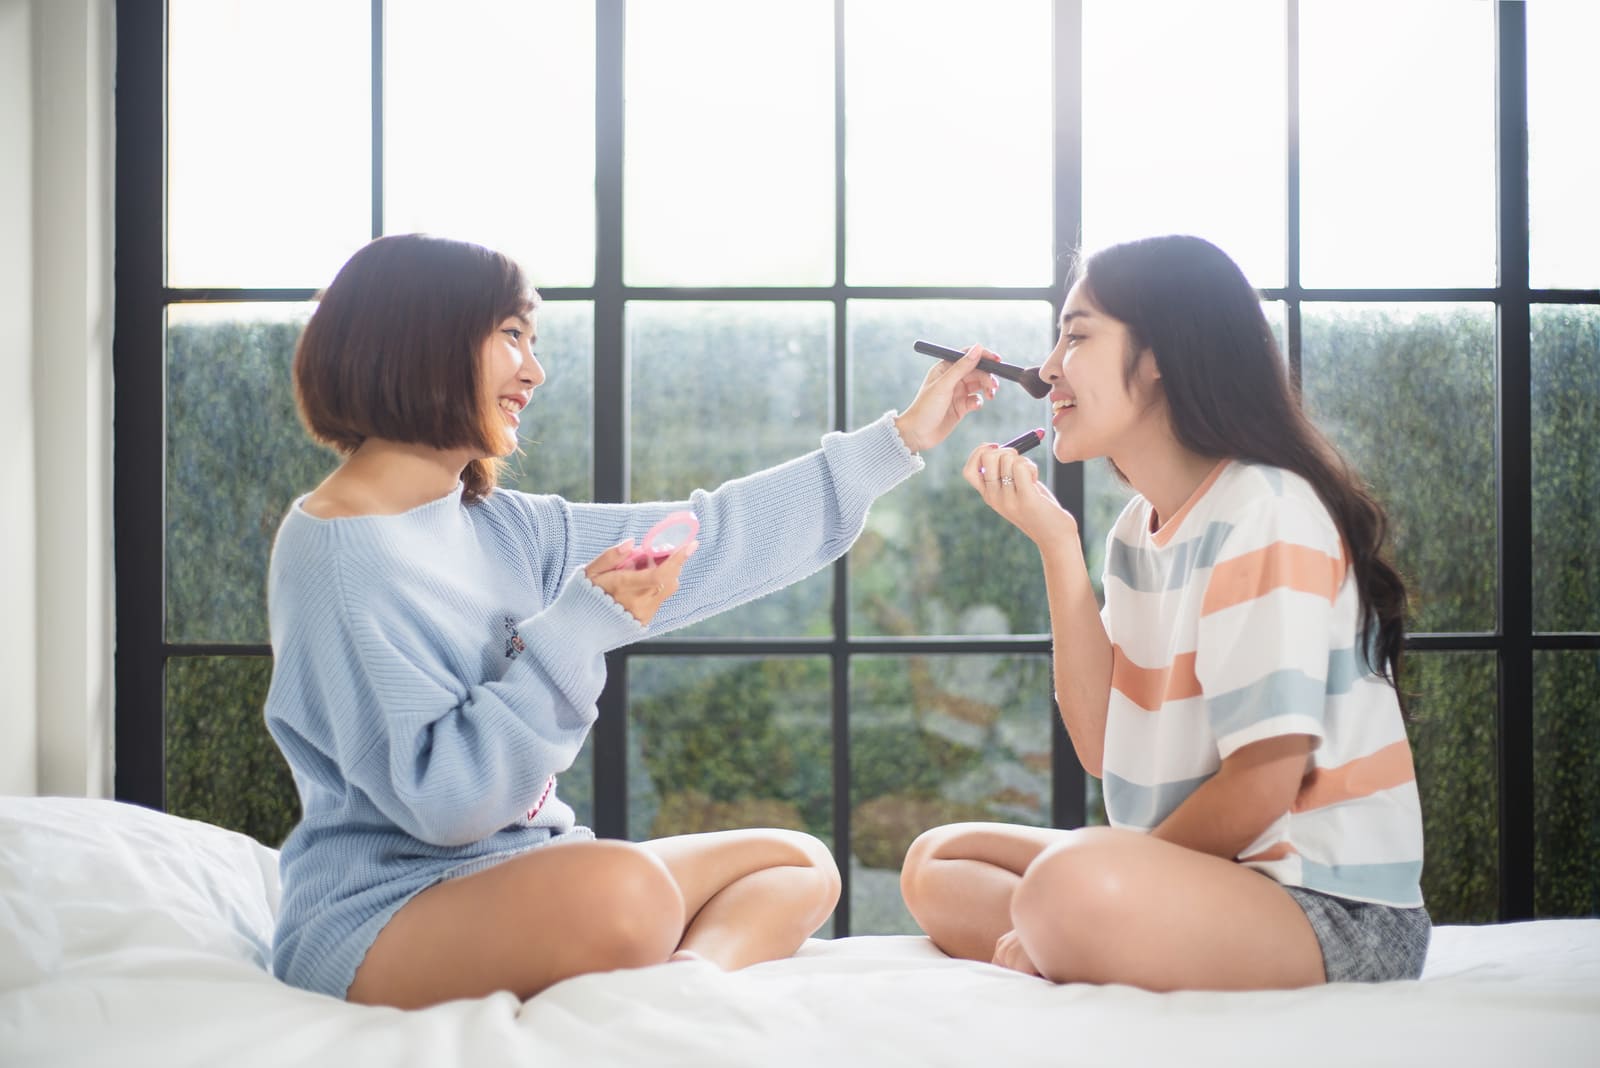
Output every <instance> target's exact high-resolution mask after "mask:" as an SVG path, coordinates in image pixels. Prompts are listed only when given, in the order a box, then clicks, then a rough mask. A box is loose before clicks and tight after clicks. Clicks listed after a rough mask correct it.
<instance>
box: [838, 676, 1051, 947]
mask: <svg viewBox="0 0 1600 1068" xmlns="http://www.w3.org/2000/svg"><path fill="white" fill-rule="evenodd" d="M850 707H851V713H850V776H851V783H850V805H851V810H850V854H851V855H850V858H849V859H850V930H851V933H852V934H917V933H919V931H920V929H919V928H918V927H917V925H916V923H915V921H913V920H912V919H911V915H910V913H908V912H907V911H906V908H905V905H904V903H903V902H902V901H901V898H900V866H901V862H902V861H903V860H904V859H905V855H906V847H907V846H909V845H910V844H911V842H912V840H913V839H914V838H916V836H917V835H919V834H921V833H922V832H923V831H925V830H927V829H928V828H930V827H936V826H938V825H940V824H943V823H953V822H957V821H961V820H995V821H1000V822H1004V823H1018V824H1027V825H1030V826H1034V827H1046V826H1049V824H1050V729H1051V727H1050V725H1051V719H1052V717H1053V716H1054V714H1055V713H1054V712H1053V711H1052V705H1051V703H1050V659H1049V657H1047V656H1005V655H960V656H909V657H907V656H895V657H889V656H862V657H856V658H855V659H854V660H853V661H852V662H851V670H850Z"/></svg>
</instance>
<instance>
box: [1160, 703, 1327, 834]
mask: <svg viewBox="0 0 1600 1068" xmlns="http://www.w3.org/2000/svg"><path fill="white" fill-rule="evenodd" d="M1314 741H1315V739H1313V738H1312V737H1311V736H1310V735H1308V734H1283V735H1279V736H1277V737H1275V738H1264V739H1262V740H1261V741H1259V742H1252V743H1251V744H1249V745H1247V746H1244V747H1243V748H1241V749H1238V750H1235V751H1234V752H1233V753H1232V754H1231V755H1230V756H1229V757H1228V758H1227V759H1226V760H1224V761H1223V762H1222V767H1220V768H1219V769H1217V773H1216V774H1215V775H1213V776H1211V778H1209V779H1207V780H1206V781H1205V782H1204V783H1202V784H1201V785H1200V786H1199V787H1198V788H1197V789H1196V790H1195V791H1194V792H1193V793H1192V794H1190V795H1189V796H1188V797H1187V798H1185V799H1184V801H1183V803H1182V804H1180V805H1179V806H1178V807H1177V808H1175V809H1173V811H1172V813H1171V814H1170V815H1168V816H1167V818H1166V819H1164V820H1162V821H1161V822H1160V823H1159V824H1157V825H1156V827H1155V829H1154V830H1153V831H1151V832H1150V833H1151V834H1152V835H1154V836H1155V837H1157V838H1160V839H1162V840H1164V841H1168V842H1172V843H1173V844H1175V845H1181V846H1186V847H1187V848H1189V849H1193V850H1196V851H1198V852H1201V853H1210V854H1211V855H1212V856H1216V857H1222V858H1224V859H1226V860H1235V859H1237V858H1238V856H1239V854H1240V852H1242V851H1243V850H1244V849H1245V848H1247V847H1248V846H1249V845H1250V843H1251V842H1254V841H1255V840H1256V839H1257V838H1260V837H1261V834H1262V832H1264V831H1265V830H1266V829H1267V828H1268V827H1270V826H1271V825H1272V823H1273V821H1274V820H1276V819H1278V818H1279V817H1280V816H1282V815H1283V814H1284V813H1285V812H1288V811H1289V809H1290V807H1291V806H1293V805H1294V799H1295V797H1296V795H1297V794H1298V793H1299V791H1300V783H1301V782H1302V780H1304V778H1305V774H1306V757H1307V755H1308V754H1309V753H1310V752H1311V746H1312V744H1313V742H1314Z"/></svg>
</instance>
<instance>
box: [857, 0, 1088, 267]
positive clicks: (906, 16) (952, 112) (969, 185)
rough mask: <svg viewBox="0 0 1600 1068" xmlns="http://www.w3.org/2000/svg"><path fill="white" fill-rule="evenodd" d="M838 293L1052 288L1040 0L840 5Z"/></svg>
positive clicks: (868, 0) (1045, 9) (1046, 70)
mask: <svg viewBox="0 0 1600 1068" xmlns="http://www.w3.org/2000/svg"><path fill="white" fill-rule="evenodd" d="M845 41H846V47H845V68H846V69H845V138H846V141H847V148H846V151H845V197H846V200H847V203H848V211H849V214H848V219H847V226H848V228H849V238H848V241H847V245H846V249H847V251H846V256H847V259H848V261H849V262H848V263H847V265H846V270H845V276H846V280H847V282H848V283H849V284H850V285H1048V284H1049V283H1050V281H1051V279H1052V278H1053V277H1054V262H1055V261H1054V257H1055V256H1056V254H1057V253H1059V252H1061V251H1063V250H1061V249H1056V248H1054V247H1053V243H1054V224H1053V218H1054V214H1053V199H1052V188H1051V178H1052V173H1053V172H1052V167H1051V154H1050V153H1051V130H1052V125H1051V101H1052V99H1053V98H1054V94H1053V92H1052V89H1051V69H1052V68H1051V17H1050V5H1049V4H1048V3H1044V2H1042V0H1026V2H1011V3H1005V4H994V3H991V4H983V5H976V4H972V3H968V2H956V0H937V2H923V0H852V2H849V3H847V4H846V6H845Z"/></svg>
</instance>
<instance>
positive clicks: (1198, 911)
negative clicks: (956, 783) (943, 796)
mask: <svg viewBox="0 0 1600 1068" xmlns="http://www.w3.org/2000/svg"><path fill="white" fill-rule="evenodd" d="M901 889H902V893H903V894H904V896H905V899H906V904H907V906H908V907H909V908H910V909H911V914H912V915H913V916H914V917H916V920H917V922H918V923H919V924H921V925H922V928H923V930H924V931H926V932H927V933H928V936H929V937H930V938H932V939H933V941H934V943H935V944H936V945H938V946H939V947H940V948H941V949H943V950H944V951H945V952H946V953H949V954H951V955H952V956H958V957H966V958H968V959H972V960H983V961H987V960H990V959H991V958H992V957H993V955H994V951H995V942H996V940H997V939H998V938H999V937H1000V936H1001V935H1003V934H1005V933H1006V932H1007V931H1012V930H1014V931H1015V932H1016V935H1017V938H1018V940H1019V941H1020V943H1021V945H1022V948H1023V949H1024V950H1025V952H1026V954H1027V957H1028V959H1029V961H1030V962H1031V963H1032V964H1033V967H1034V968H1035V969H1036V970H1037V971H1038V972H1039V973H1040V974H1041V975H1043V976H1045V977H1046V978H1048V979H1053V980H1055V981H1057V982H1091V983H1128V984H1131V985H1134V986H1140V987H1144V988H1146V989H1149V990H1180V989H1189V990H1198V989H1205V990H1243V989H1267V988H1287V987H1299V986H1310V985H1313V984H1317V983H1321V982H1322V981H1323V970H1322V950H1321V948H1320V947H1319V946H1318V944H1317V940H1316V936H1315V934H1314V933H1313V932H1312V930H1311V924H1310V922H1309V921H1308V920H1307V919H1306V917H1305V913H1303V912H1302V911H1301V910H1300V907H1299V906H1298V905H1297V904H1295V902H1294V899H1293V898H1291V897H1290V896H1289V895H1288V894H1287V893H1286V892H1285V891H1284V890H1283V888H1282V887H1281V886H1279V885H1278V884H1277V883H1275V882H1274V881H1272V880H1271V879H1269V878H1267V877H1265V876H1263V875H1261V874H1259V873H1257V872H1255V871H1252V870H1251V869H1249V868H1245V867H1243V866H1241V865H1239V864H1237V863H1234V862H1233V861H1229V860H1224V859H1222V858H1220V857H1214V856H1210V855H1208V854H1205V853H1199V852H1196V851H1194V850H1191V849H1185V848H1183V847H1182V846H1177V845H1173V844H1172V843H1170V842H1164V841H1161V840H1160V839H1156V838H1152V837H1150V836H1149V835H1145V834H1139V833H1137V832H1133V831H1124V830H1113V829H1111V828H1107V827H1090V828H1084V829H1082V830H1076V831H1061V830H1045V829H1040V828H1034V827H1014V826H1009V825H1005V824H987V823H966V824H952V825H950V826H947V827H936V828H934V829H933V830H931V831H928V832H926V833H924V834H923V835H922V836H921V837H920V838H918V839H917V840H916V841H915V842H913V843H912V845H911V848H910V850H909V851H908V852H907V854H906V863H905V867H904V869H903V870H902V872H901Z"/></svg>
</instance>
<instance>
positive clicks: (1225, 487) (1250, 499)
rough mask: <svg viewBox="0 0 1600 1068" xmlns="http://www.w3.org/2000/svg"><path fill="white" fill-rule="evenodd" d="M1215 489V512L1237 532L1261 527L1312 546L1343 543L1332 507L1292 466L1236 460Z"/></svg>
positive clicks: (1215, 515)
mask: <svg viewBox="0 0 1600 1068" xmlns="http://www.w3.org/2000/svg"><path fill="white" fill-rule="evenodd" d="M1216 489H1217V490H1218V491H1219V492H1218V493H1217V494H1216V500H1215V501H1214V502H1212V503H1213V508H1214V511H1213V516H1214V517H1215V518H1217V519H1219V520H1222V521H1224V522H1225V523H1226V524H1227V525H1228V526H1229V528H1230V529H1232V530H1234V531H1238V530H1240V529H1244V530H1251V529H1258V528H1259V529H1264V530H1269V531H1272V532H1275V533H1276V535H1277V536H1279V537H1283V538H1287V539H1289V540H1293V541H1298V542H1304V543H1307V544H1317V545H1320V544H1322V543H1324V542H1328V543H1330V544H1334V545H1337V544H1338V540H1339V535H1338V527H1337V524H1336V523H1335V522H1334V519H1333V515H1332V513H1330V512H1329V511H1328V507H1327V505H1325V504H1323V502H1322V498H1321V497H1319V496H1318V495H1317V491H1316V489H1315V488H1314V487H1313V486H1312V485H1311V483H1310V482H1309V481H1307V480H1306V479H1305V478H1304V477H1303V476H1301V475H1298V474H1296V473H1295V472H1293V471H1290V470H1288V469H1287V468H1283V467H1277V466H1274V465H1272V464H1267V463H1257V462H1247V461H1242V460H1235V461H1233V462H1232V463H1231V464H1229V466H1228V470H1227V471H1226V472H1225V473H1224V475H1223V477H1222V478H1220V479H1218V480H1217V485H1216Z"/></svg>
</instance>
